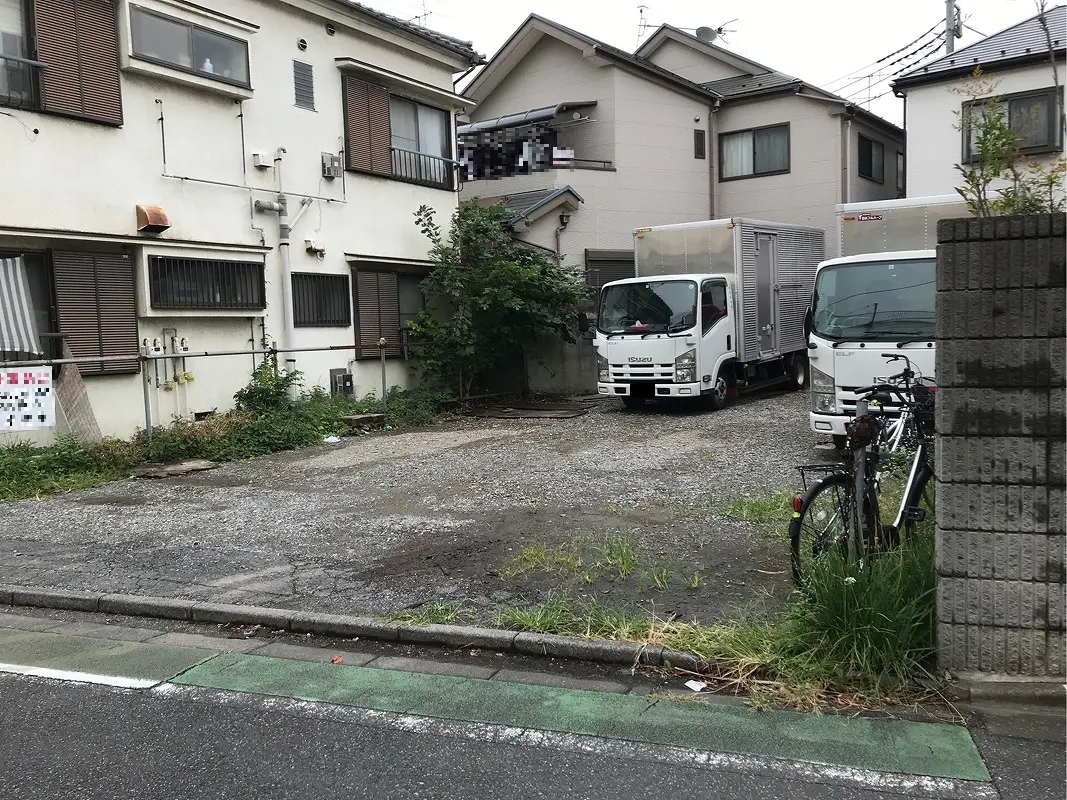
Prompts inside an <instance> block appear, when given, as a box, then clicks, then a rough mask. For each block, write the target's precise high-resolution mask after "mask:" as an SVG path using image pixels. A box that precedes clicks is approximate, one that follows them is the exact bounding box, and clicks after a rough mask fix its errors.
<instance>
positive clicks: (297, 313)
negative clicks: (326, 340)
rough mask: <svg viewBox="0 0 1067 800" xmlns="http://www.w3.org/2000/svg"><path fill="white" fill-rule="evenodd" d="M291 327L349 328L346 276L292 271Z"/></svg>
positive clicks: (349, 313) (349, 298)
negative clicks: (292, 325)
mask: <svg viewBox="0 0 1067 800" xmlns="http://www.w3.org/2000/svg"><path fill="white" fill-rule="evenodd" d="M293 324H294V325H296V326H297V327H298V328H347V327H348V326H349V325H351V324H352V305H351V297H350V295H349V281H348V276H347V275H322V274H319V273H315V272H294V273H293Z"/></svg>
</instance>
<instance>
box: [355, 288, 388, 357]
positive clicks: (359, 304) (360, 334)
mask: <svg viewBox="0 0 1067 800" xmlns="http://www.w3.org/2000/svg"><path fill="white" fill-rule="evenodd" d="M378 275H379V273H377V272H357V273H356V310H357V313H358V314H359V324H358V329H357V331H356V344H357V345H359V347H360V349H359V350H357V351H356V355H357V357H359V358H371V357H374V356H377V355H378V339H380V338H381V336H382V324H381V319H380V317H379V315H378Z"/></svg>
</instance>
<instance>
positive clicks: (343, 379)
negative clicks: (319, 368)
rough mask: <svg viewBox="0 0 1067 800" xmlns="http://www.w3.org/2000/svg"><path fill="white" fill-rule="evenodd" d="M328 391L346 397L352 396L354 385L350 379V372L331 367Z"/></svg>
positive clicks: (354, 390) (354, 389)
mask: <svg viewBox="0 0 1067 800" xmlns="http://www.w3.org/2000/svg"><path fill="white" fill-rule="evenodd" d="M330 393H331V394H335V395H344V396H347V397H352V396H354V395H355V393H356V387H355V384H354V383H353V380H352V373H351V372H349V371H348V370H347V369H331V370H330Z"/></svg>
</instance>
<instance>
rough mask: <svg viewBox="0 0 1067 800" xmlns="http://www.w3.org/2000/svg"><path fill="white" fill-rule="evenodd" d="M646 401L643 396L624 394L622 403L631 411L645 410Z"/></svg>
mask: <svg viewBox="0 0 1067 800" xmlns="http://www.w3.org/2000/svg"><path fill="white" fill-rule="evenodd" d="M646 402H647V401H646V400H645V399H644V398H643V397H631V396H630V395H628V394H624V395H623V396H622V404H623V405H624V406H626V407H627V408H628V409H630V410H631V411H644V410H645V403H646Z"/></svg>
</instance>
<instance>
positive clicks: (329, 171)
mask: <svg viewBox="0 0 1067 800" xmlns="http://www.w3.org/2000/svg"><path fill="white" fill-rule="evenodd" d="M343 171H344V167H343V166H342V165H341V157H340V156H339V155H337V154H336V153H323V154H322V177H324V178H340V177H341V173H342V172H343Z"/></svg>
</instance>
